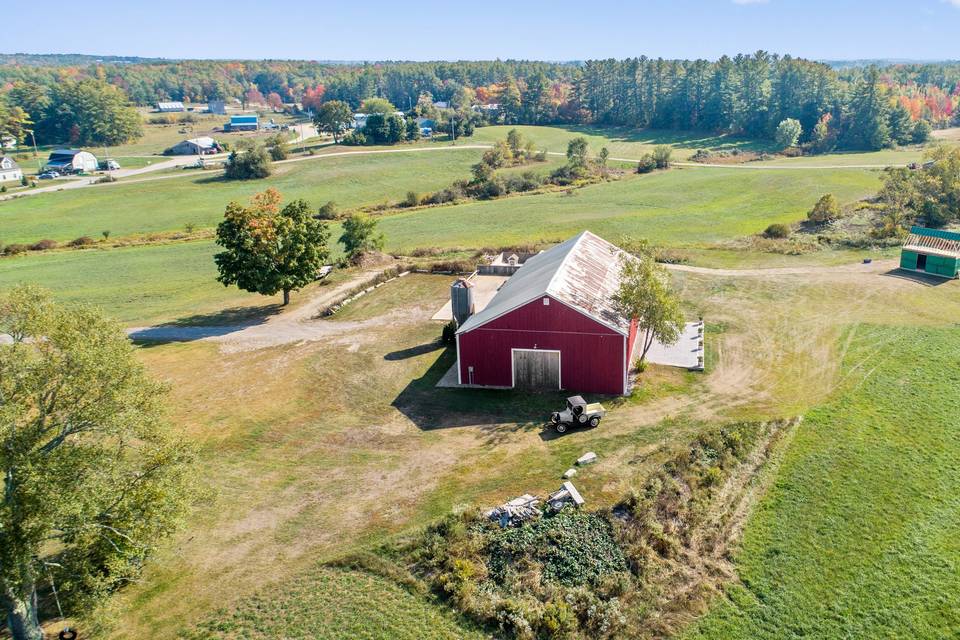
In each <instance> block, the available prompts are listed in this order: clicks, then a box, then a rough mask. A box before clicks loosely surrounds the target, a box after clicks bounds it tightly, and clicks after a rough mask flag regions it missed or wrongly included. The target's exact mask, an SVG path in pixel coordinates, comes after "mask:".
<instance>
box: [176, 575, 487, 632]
mask: <svg viewBox="0 0 960 640" xmlns="http://www.w3.org/2000/svg"><path fill="white" fill-rule="evenodd" d="M181 637H182V638H184V640H201V639H212V638H251V639H254V640H255V639H258V638H264V639H266V638H313V639H316V640H355V639H361V638H366V639H370V640H373V639H378V638H397V639H398V640H402V639H409V640H459V639H460V638H468V639H470V638H477V639H479V638H484V637H485V636H484V635H483V634H480V633H477V632H476V631H474V630H472V629H471V628H470V627H469V626H468V625H464V624H463V623H461V622H460V621H458V620H457V619H456V617H455V616H454V615H453V614H451V613H449V612H448V611H447V610H445V609H442V608H438V607H435V606H431V603H430V600H429V599H428V598H426V597H422V596H420V595H416V594H413V593H410V592H408V591H407V590H405V589H404V588H403V587H401V586H399V585H397V584H395V583H393V582H391V581H390V580H387V579H386V578H381V577H378V576H374V575H371V574H369V573H366V572H363V571H350V570H344V569H329V568H323V569H320V570H318V571H315V572H313V573H311V574H310V575H308V576H302V577H301V578H298V579H297V580H295V581H294V582H293V583H292V584H288V585H286V586H285V587H284V588H283V589H280V590H271V591H269V592H267V593H265V594H263V595H262V596H257V597H253V598H249V599H248V600H246V601H244V602H243V603H242V604H241V606H239V607H238V608H237V609H235V610H233V611H231V612H228V611H220V612H219V613H218V614H216V615H214V616H212V617H211V619H210V620H208V621H206V622H204V623H202V624H200V625H198V627H197V628H196V629H195V630H193V631H191V632H188V633H185V634H183V635H181Z"/></svg>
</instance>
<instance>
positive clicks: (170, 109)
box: [157, 102, 187, 113]
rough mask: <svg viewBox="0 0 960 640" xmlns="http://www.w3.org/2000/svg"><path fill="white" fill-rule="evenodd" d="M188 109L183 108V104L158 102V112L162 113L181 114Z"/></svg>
mask: <svg viewBox="0 0 960 640" xmlns="http://www.w3.org/2000/svg"><path fill="white" fill-rule="evenodd" d="M186 110H187V108H186V107H184V106H183V103H182V102H158V103H157V111H159V112H160V113H179V112H181V111H186Z"/></svg>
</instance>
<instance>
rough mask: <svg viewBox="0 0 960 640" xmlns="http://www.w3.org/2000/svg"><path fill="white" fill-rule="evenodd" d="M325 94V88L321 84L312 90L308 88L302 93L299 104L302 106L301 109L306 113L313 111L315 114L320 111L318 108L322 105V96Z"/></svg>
mask: <svg viewBox="0 0 960 640" xmlns="http://www.w3.org/2000/svg"><path fill="white" fill-rule="evenodd" d="M325 92H326V87H324V86H323V85H322V84H318V85H316V86H315V87H313V88H308V89H307V90H306V91H304V92H303V98H301V100H300V102H301V104H303V108H304V109H306V110H307V111H313V112H314V113H316V112H317V111H319V110H320V106H321V105H322V104H323V94H324V93H325Z"/></svg>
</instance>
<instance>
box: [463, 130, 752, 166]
mask: <svg viewBox="0 0 960 640" xmlns="http://www.w3.org/2000/svg"><path fill="white" fill-rule="evenodd" d="M510 129H517V130H518V131H520V132H521V133H522V134H523V136H524V138H527V139H529V140H532V141H533V143H534V144H535V145H536V147H537V148H538V149H546V150H547V151H553V152H557V153H564V152H566V150H567V143H568V142H569V141H570V140H571V139H573V138H575V137H578V136H583V137H585V138H586V139H587V141H588V142H589V143H590V153H591V154H597V153H599V151H600V149H601V148H602V147H607V149H609V151H610V155H611V157H614V158H618V157H619V158H628V159H636V158H640V156H642V155H643V154H644V153H647V152H649V151H651V150H652V149H653V147H654V146H656V145H658V144H667V145H670V146H672V147H673V148H674V159H675V160H683V159H686V158H688V157H689V156H691V155H693V153H694V152H695V151H696V150H697V149H703V148H710V149H716V150H720V149H722V150H726V151H732V150H734V149H739V150H741V151H769V150H770V146H771V145H770V143H768V142H764V141H756V140H749V139H747V138H735V137H732V136H724V135H712V134H709V133H705V132H702V131H694V132H685V131H666V130H658V129H633V128H626V127H592V126H583V125H580V126H577V125H569V126H553V127H538V126H532V125H500V126H495V127H481V128H479V129H477V130H476V131H474V134H473V136H472V137H470V138H467V139H466V140H467V141H468V142H476V143H492V142H494V141H496V140H502V139H503V138H504V136H506V135H507V132H508V131H509V130H510Z"/></svg>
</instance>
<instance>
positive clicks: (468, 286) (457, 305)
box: [450, 278, 474, 326]
mask: <svg viewBox="0 0 960 640" xmlns="http://www.w3.org/2000/svg"><path fill="white" fill-rule="evenodd" d="M450 307H451V309H452V311H453V319H454V320H456V321H457V326H460V325H462V324H463V323H464V322H466V320H467V318H469V317H470V316H472V315H473V313H474V306H473V283H472V282H470V281H469V280H467V279H466V278H457V281H456V282H454V283H453V285H451V287H450Z"/></svg>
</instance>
